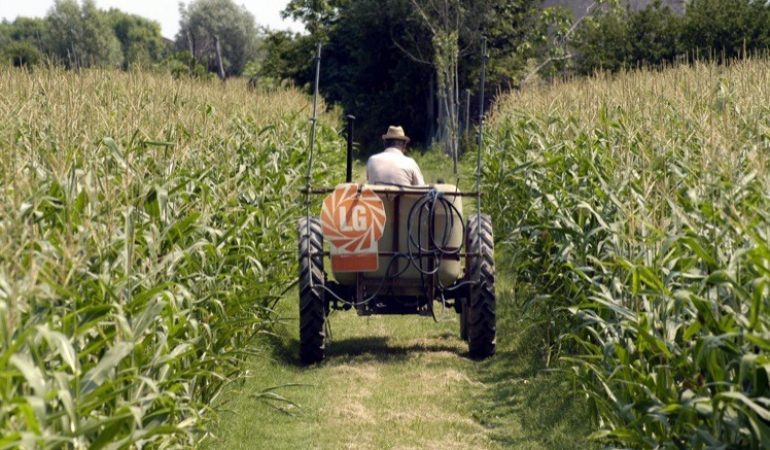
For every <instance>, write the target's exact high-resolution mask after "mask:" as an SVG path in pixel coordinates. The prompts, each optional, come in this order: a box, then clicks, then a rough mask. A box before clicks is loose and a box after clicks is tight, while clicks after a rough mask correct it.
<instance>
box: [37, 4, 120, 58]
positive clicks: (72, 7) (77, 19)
mask: <svg viewBox="0 0 770 450" xmlns="http://www.w3.org/2000/svg"><path fill="white" fill-rule="evenodd" d="M47 20H48V29H49V36H50V48H51V50H52V52H53V54H54V55H56V56H57V57H58V58H59V59H60V60H61V61H62V62H63V63H64V65H65V66H66V67H69V68H76V67H90V66H112V67H119V66H121V64H122V63H123V54H122V52H121V49H120V42H119V41H118V39H117V38H116V37H115V34H114V33H113V31H112V28H111V27H110V25H109V23H108V21H107V18H106V17H105V15H104V13H103V12H102V11H100V10H99V9H98V8H97V7H96V4H95V3H94V1H93V0H85V1H84V2H83V6H82V7H80V6H78V3H77V2H76V1H75V0H56V1H55V2H54V6H53V7H52V8H51V10H50V11H49V12H48V16H47Z"/></svg>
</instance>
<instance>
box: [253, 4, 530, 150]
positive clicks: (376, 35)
mask: <svg viewBox="0 0 770 450" xmlns="http://www.w3.org/2000/svg"><path fill="white" fill-rule="evenodd" d="M460 4H461V7H462V8H467V9H469V10H470V9H472V8H476V9H474V11H476V10H478V11H479V12H478V14H476V15H475V16H474V20H473V21H470V22H473V24H472V25H473V26H470V25H469V26H468V27H462V28H461V34H460V35H459V41H458V44H459V48H460V56H461V57H462V58H463V60H462V61H463V62H464V64H460V67H459V70H460V80H459V81H460V89H461V90H462V89H464V88H468V89H471V90H474V91H475V90H476V86H477V85H478V75H479V71H478V68H479V65H480V59H479V57H478V55H477V53H478V52H479V45H478V43H479V37H480V33H479V29H488V30H489V31H488V32H487V33H486V34H487V36H488V37H489V38H490V42H491V52H492V54H493V55H495V60H494V64H493V67H492V74H493V75H492V76H490V84H492V87H493V88H496V87H503V86H506V87H509V86H512V85H513V84H514V83H513V82H512V80H515V79H517V78H518V77H520V75H521V72H522V70H523V68H524V67H525V64H526V60H527V59H528V58H530V57H532V56H534V55H535V54H536V52H537V51H538V49H539V48H540V47H539V44H537V43H532V44H531V45H525V44H527V43H530V42H531V41H534V40H537V39H540V40H539V41H538V42H542V35H541V34H538V33H542V32H544V27H543V26H540V22H538V20H539V18H540V16H539V15H538V13H537V12H538V11H539V9H538V8H539V2H537V1H534V0H522V1H517V2H510V1H502V0H501V1H494V2H475V1H468V2H460ZM284 13H285V14H287V15H291V16H292V17H294V18H297V19H300V20H303V21H305V24H306V26H308V27H310V26H314V27H316V28H317V31H315V32H314V34H311V35H309V36H296V35H292V34H290V33H286V32H272V33H270V34H268V35H267V37H266V38H265V40H264V43H263V45H264V50H265V53H266V57H265V60H264V61H263V66H262V71H261V74H262V75H263V76H267V77H271V78H275V79H290V80H292V81H294V82H295V84H297V85H299V86H305V85H309V84H310V82H311V80H312V77H313V53H314V50H315V44H316V43H317V42H319V41H323V42H325V43H326V44H325V46H324V54H323V63H322V79H321V89H322V91H323V94H324V96H325V97H326V99H327V100H329V101H331V102H333V103H339V104H341V105H342V106H343V108H344V109H345V111H346V112H347V113H350V114H354V115H355V116H356V117H357V118H358V122H357V125H356V129H357V136H358V138H357V139H358V140H360V141H361V143H362V148H363V149H364V152H365V153H368V152H371V151H373V150H375V149H377V148H378V147H379V145H380V142H379V136H380V135H381V134H382V132H383V129H385V128H386V127H387V126H388V125H389V124H395V123H398V124H401V125H403V126H404V127H405V128H406V130H407V132H408V133H411V137H412V138H413V140H414V141H415V142H416V143H423V144H424V143H427V142H429V141H430V139H431V137H432V136H433V134H434V133H433V132H434V130H435V127H436V124H435V117H436V111H437V106H436V104H435V103H436V97H435V95H434V94H435V93H434V92H432V91H434V90H435V88H436V83H435V78H434V75H433V73H434V72H435V68H434V66H433V61H434V57H433V56H434V55H433V51H434V49H433V46H432V45H431V43H432V42H433V38H432V35H431V33H430V30H429V29H428V28H427V27H426V24H425V23H424V21H423V20H422V19H420V18H419V17H417V16H416V13H415V10H414V7H413V5H412V4H411V3H410V1H409V0H387V1H385V2H383V1H375V0H360V1H355V2H350V1H335V2H305V1H294V2H291V3H290V7H289V8H287V10H286V11H285V12H284ZM476 16H477V17H476ZM470 22H469V24H470ZM316 28H314V29H316ZM535 35H538V36H541V37H540V38H535ZM517 49H519V50H517ZM432 79H433V81H432ZM495 90H496V89H491V91H492V92H494V91H495ZM475 109H476V107H475V103H474V110H475ZM410 130H411V131H410Z"/></svg>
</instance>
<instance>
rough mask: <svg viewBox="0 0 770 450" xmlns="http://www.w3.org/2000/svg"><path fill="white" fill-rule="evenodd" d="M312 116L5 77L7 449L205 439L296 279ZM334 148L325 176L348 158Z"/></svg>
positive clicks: (228, 90) (119, 80)
mask: <svg viewBox="0 0 770 450" xmlns="http://www.w3.org/2000/svg"><path fill="white" fill-rule="evenodd" d="M309 114H310V111H309V103H308V100H307V98H305V97H304V96H302V95H301V94H299V93H297V92H294V91H287V92H276V93H252V92H250V91H248V90H247V89H246V87H245V86H244V85H241V84H239V83H236V82H230V83H227V84H226V85H225V84H213V83H205V82H196V81H192V80H183V81H176V80H173V79H172V78H170V77H163V76H153V75H148V74H142V73H128V74H124V73H117V72H109V71H108V72H102V71H87V72H81V73H73V72H61V71H36V72H34V73H27V72H21V71H4V72H2V73H0V198H2V203H0V448H18V447H24V448H50V447H54V448H55V447H63V448H92V449H96V448H128V447H131V448H141V447H146V446H150V447H162V448H166V447H181V446H186V447H193V446H195V445H196V444H197V442H199V441H200V439H202V438H204V437H205V434H206V432H205V419H206V414H207V412H208V410H209V404H210V403H211V402H212V401H214V400H215V399H216V397H217V395H218V394H219V393H220V392H221V389H222V387H223V386H224V385H225V384H226V383H228V382H229V381H231V380H233V379H235V378H237V377H239V373H240V372H239V364H240V362H241V361H242V360H243V359H244V357H245V356H247V355H248V354H249V353H251V352H252V350H253V349H250V347H249V345H250V343H251V342H252V340H251V338H252V337H253V336H254V334H255V333H259V332H263V331H266V330H269V326H270V322H271V320H274V318H273V316H272V315H271V307H272V305H273V304H274V302H275V301H276V299H278V298H279V297H280V296H281V294H282V293H283V292H284V290H285V289H287V288H288V287H289V286H290V284H291V282H292V280H293V279H294V278H295V276H294V274H295V266H294V264H295V255H294V252H293V250H294V247H295V245H294V241H295V239H294V238H293V235H292V233H293V232H294V231H293V230H294V228H295V221H296V218H297V216H298V215H299V214H300V213H301V211H303V210H304V209H303V208H304V204H303V199H302V198H301V197H300V196H299V195H298V191H299V188H300V187H301V185H302V184H303V183H304V169H303V167H304V165H305V161H306V149H307V129H308V127H307V125H308V121H307V119H308V117H309ZM322 123H326V124H334V123H335V122H334V119H332V118H331V117H327V118H326V119H325V120H324V121H322ZM319 147H320V158H319V160H318V165H317V168H318V170H316V174H317V176H318V180H319V181H320V180H321V179H324V180H326V179H328V178H329V177H330V176H331V175H332V174H333V172H335V170H336V169H335V170H332V169H331V168H330V167H329V166H327V165H326V164H325V161H329V160H330V158H334V159H335V160H336V159H338V156H333V153H337V152H338V151H339V149H340V148H343V147H344V145H342V141H341V140H340V139H339V138H338V136H337V134H336V132H335V130H334V129H332V128H330V127H328V126H322V127H321V128H320V131H319Z"/></svg>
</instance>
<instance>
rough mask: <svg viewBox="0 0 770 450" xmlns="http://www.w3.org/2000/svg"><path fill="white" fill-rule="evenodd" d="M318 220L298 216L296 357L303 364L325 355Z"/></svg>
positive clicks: (322, 260)
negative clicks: (297, 339) (297, 350)
mask: <svg viewBox="0 0 770 450" xmlns="http://www.w3.org/2000/svg"><path fill="white" fill-rule="evenodd" d="M323 248H324V246H323V234H322V233H321V221H319V220H318V219H317V218H315V217H303V218H301V219H299V357H300V359H301V360H302V362H303V363H305V364H312V363H316V362H319V361H321V360H323V359H324V356H325V350H326V330H325V328H324V325H325V324H324V322H325V320H326V302H325V299H324V278H325V276H324V257H323Z"/></svg>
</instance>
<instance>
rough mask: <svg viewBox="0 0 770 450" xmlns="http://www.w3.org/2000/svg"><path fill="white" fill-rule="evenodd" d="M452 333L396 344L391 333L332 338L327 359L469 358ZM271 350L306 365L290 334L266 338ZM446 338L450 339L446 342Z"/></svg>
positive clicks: (285, 359)
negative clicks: (437, 355) (448, 355)
mask: <svg viewBox="0 0 770 450" xmlns="http://www.w3.org/2000/svg"><path fill="white" fill-rule="evenodd" d="M453 337H454V335H453V334H451V333H442V334H440V335H434V336H432V339H434V340H435V342H427V343H410V344H395V343H392V342H390V339H389V338H388V337H387V336H366V337H350V338H345V339H339V340H334V339H333V340H332V341H331V342H330V343H329V344H328V346H327V350H326V362H329V361H334V360H335V359H345V360H348V359H351V358H355V359H357V360H361V362H371V361H376V362H380V363H388V362H391V363H392V362H396V361H403V360H405V359H408V358H409V357H410V356H413V355H415V354H418V353H439V352H449V353H455V354H457V355H458V356H461V357H468V354H467V352H466V351H462V350H461V349H460V348H458V347H457V345H453V343H452V341H451V340H450V339H452V338H453ZM264 339H265V340H266V341H267V343H268V348H270V349H271V354H270V356H271V358H272V359H274V360H275V361H278V362H281V363H283V364H287V365H291V366H296V367H306V364H304V363H303V362H302V361H300V359H299V341H298V340H297V339H296V338H293V337H289V336H287V335H286V334H283V333H282V334H278V335H270V336H266V337H264ZM443 341H446V342H443Z"/></svg>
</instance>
